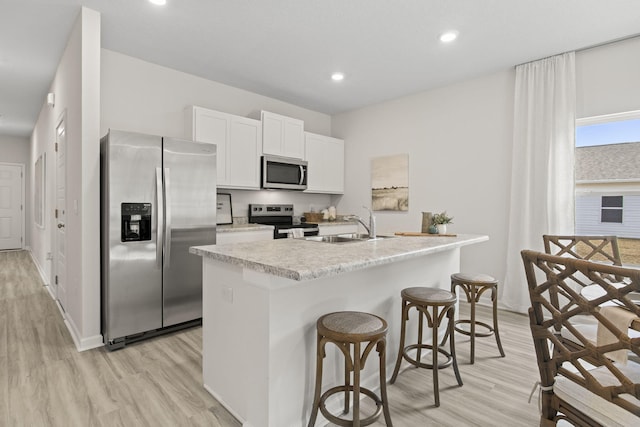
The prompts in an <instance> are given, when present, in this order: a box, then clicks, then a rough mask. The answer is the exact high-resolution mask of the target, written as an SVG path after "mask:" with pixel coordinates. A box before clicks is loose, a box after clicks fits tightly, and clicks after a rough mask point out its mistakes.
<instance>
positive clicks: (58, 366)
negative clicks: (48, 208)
mask: <svg viewBox="0 0 640 427" xmlns="http://www.w3.org/2000/svg"><path fill="white" fill-rule="evenodd" d="M463 306H464V304H463ZM479 312H480V313H479V315H480V316H489V311H488V310H484V309H483V308H480V309H479ZM488 318H489V317H485V319H488ZM500 328H501V331H500V332H501V337H502V343H503V346H504V350H505V352H506V354H507V357H506V358H500V357H498V354H499V353H498V350H497V348H496V346H495V341H494V340H493V338H483V339H479V340H477V341H476V362H475V364H474V365H469V364H468V360H469V341H468V338H467V337H465V336H462V335H459V334H458V335H456V340H457V341H456V342H457V352H458V360H459V367H460V373H461V375H462V379H463V381H464V386H462V387H458V386H457V383H456V381H455V377H454V375H453V370H452V369H451V368H447V369H445V370H443V371H441V375H440V402H441V406H440V407H439V408H436V407H435V406H434V405H433V385H432V374H431V371H428V370H423V369H415V368H406V369H404V370H403V371H401V373H400V375H399V377H398V380H397V381H396V383H395V384H394V385H391V386H389V387H388V393H389V399H390V402H391V417H392V420H393V422H394V425H395V426H396V427H414V426H431V425H432V426H535V425H538V419H539V418H538V412H537V404H536V402H533V403H531V404H529V403H527V399H528V395H529V392H530V390H531V387H532V386H533V383H534V382H535V381H537V380H538V371H537V366H536V361H535V355H534V351H533V344H532V342H531V336H530V333H529V328H528V320H527V318H526V317H525V316H522V315H518V314H513V313H507V312H500ZM201 340H202V338H201V329H200V328H193V329H189V330H186V331H182V332H178V333H174V334H171V335H167V336H162V337H157V338H154V339H151V340H148V341H143V342H140V343H136V344H134V345H130V346H127V347H125V348H124V349H122V350H118V351H115V352H108V351H106V350H105V349H104V348H100V349H94V350H89V351H85V352H82V353H78V352H77V351H76V349H75V346H74V345H73V341H72V339H71V337H70V335H69V333H68V331H67V329H66V327H65V325H64V322H63V320H62V316H61V314H60V312H59V311H58V308H57V306H56V304H55V302H54V301H53V300H52V299H51V297H50V295H49V294H48V292H47V291H46V290H45V288H44V287H43V286H42V282H41V280H40V278H39V275H38V273H37V271H36V268H35V266H34V265H33V263H32V261H31V258H30V256H29V254H28V253H27V252H26V251H15V252H0V426H65V427H67V426H82V427H85V426H154V427H155V426H212V427H236V426H240V423H239V422H238V421H237V420H235V419H234V418H233V417H232V416H231V415H230V414H229V413H228V412H227V411H226V410H225V409H224V408H223V407H222V406H220V404H219V403H218V402H217V401H216V400H215V399H214V398H213V397H212V396H211V395H209V394H208V393H207V392H206V391H205V390H204V388H203V387H202V363H201V346H202V344H201V342H202V341H201ZM396 351H397V349H389V350H388V357H393V358H395V355H396ZM403 366H405V367H406V366H407V364H406V363H405V365H403ZM310 398H311V396H310ZM283 404H286V403H283ZM375 425H376V426H378V425H380V426H381V425H384V423H383V422H382V421H379V422H377V423H376V424H375ZM277 427H297V426H277Z"/></svg>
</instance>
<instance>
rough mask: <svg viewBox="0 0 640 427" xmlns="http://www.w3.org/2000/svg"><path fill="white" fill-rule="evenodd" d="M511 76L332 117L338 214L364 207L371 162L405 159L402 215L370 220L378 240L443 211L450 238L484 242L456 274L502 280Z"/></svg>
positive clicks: (416, 226) (468, 251)
mask: <svg viewBox="0 0 640 427" xmlns="http://www.w3.org/2000/svg"><path fill="white" fill-rule="evenodd" d="M513 91H514V72H513V71H512V70H507V71H503V72H500V73H496V74H492V75H489V76H485V77H481V78H477V79H473V80H469V81H465V82H462V83H459V84H456V85H452V86H448V87H445V88H441V89H436V90H432V91H427V92H422V93H418V94H415V95H411V96H407V97H404V98H400V99H397V100H393V101H389V102H385V103H382V104H378V105H374V106H370V107H367V108H363V109H360V110H356V111H352V112H349V113H345V114H340V115H337V116H335V117H334V118H333V134H334V136H337V137H339V138H344V139H345V141H346V142H345V152H346V154H345V157H346V162H345V164H346V176H345V183H346V184H345V185H346V186H345V195H344V196H343V197H342V199H341V200H340V202H339V204H338V209H339V210H342V211H353V212H357V213H360V214H363V213H364V212H363V209H362V208H361V206H362V205H366V206H370V205H371V178H370V176H371V175H370V174H371V172H370V164H371V159H372V158H375V157H379V156H386V155H391V154H401V153H408V154H409V211H408V212H406V213H400V212H384V211H383V212H377V213H376V216H377V221H378V232H380V233H382V232H395V231H419V230H420V226H421V212H423V211H430V212H440V211H444V210H446V211H447V212H448V213H449V214H450V215H453V217H454V221H453V222H454V224H453V225H452V226H450V228H449V230H450V231H451V232H453V233H477V234H487V235H489V236H490V240H489V242H487V243H483V244H480V245H474V246H471V247H468V248H465V249H464V250H463V251H462V268H463V269H464V270H467V271H483V272H486V273H488V274H492V275H495V277H503V275H504V259H505V253H506V252H505V251H506V239H507V235H506V234H507V227H506V221H507V218H508V208H509V191H510V186H509V178H510V170H511V168H510V165H511V136H512V122H513Z"/></svg>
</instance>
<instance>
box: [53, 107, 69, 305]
mask: <svg viewBox="0 0 640 427" xmlns="http://www.w3.org/2000/svg"><path fill="white" fill-rule="evenodd" d="M55 194H56V202H55V204H56V207H55V215H54V224H55V228H54V236H55V237H54V242H55V251H54V254H55V255H54V256H55V262H54V275H55V277H54V280H53V283H54V285H53V288H54V290H55V294H56V298H57V299H58V302H59V303H60V306H61V307H62V309H63V310H64V309H65V306H66V304H67V288H66V283H67V251H66V243H67V235H66V224H67V131H66V118H65V116H64V115H63V117H62V119H61V120H60V123H58V126H56V192H55Z"/></svg>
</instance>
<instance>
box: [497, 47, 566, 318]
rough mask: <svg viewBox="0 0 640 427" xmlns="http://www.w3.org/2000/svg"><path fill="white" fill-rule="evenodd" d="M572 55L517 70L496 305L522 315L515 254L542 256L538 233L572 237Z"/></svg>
mask: <svg viewBox="0 0 640 427" xmlns="http://www.w3.org/2000/svg"><path fill="white" fill-rule="evenodd" d="M575 86H576V85H575V54H574V52H570V53H565V54H562V55H558V56H554V57H551V58H546V59H542V60H539V61H535V62H530V63H527V64H523V65H519V66H517V67H516V86H515V102H514V128H513V157H512V169H511V206H510V211H509V235H508V243H507V268H506V276H505V280H504V282H503V285H502V294H501V303H502V304H503V305H504V306H505V307H507V308H508V309H510V310H513V311H518V312H523V313H524V312H526V311H527V310H528V308H529V306H530V300H529V293H528V290H527V284H526V280H525V276H524V270H523V266H522V258H521V257H520V251H521V250H523V249H533V250H540V251H542V250H543V248H544V246H543V243H542V235H543V234H573V232H574V152H575V151H574V150H575V116H576V112H575V111H576V108H575V104H576V89H575Z"/></svg>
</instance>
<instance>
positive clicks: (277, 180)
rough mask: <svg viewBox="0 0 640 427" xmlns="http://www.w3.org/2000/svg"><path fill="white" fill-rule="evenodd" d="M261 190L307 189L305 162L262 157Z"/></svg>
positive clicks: (276, 157)
mask: <svg viewBox="0 0 640 427" xmlns="http://www.w3.org/2000/svg"><path fill="white" fill-rule="evenodd" d="M262 188H275V189H284V190H306V189H307V162H306V161H304V160H300V159H292V158H288V157H279V156H262Z"/></svg>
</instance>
